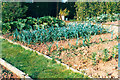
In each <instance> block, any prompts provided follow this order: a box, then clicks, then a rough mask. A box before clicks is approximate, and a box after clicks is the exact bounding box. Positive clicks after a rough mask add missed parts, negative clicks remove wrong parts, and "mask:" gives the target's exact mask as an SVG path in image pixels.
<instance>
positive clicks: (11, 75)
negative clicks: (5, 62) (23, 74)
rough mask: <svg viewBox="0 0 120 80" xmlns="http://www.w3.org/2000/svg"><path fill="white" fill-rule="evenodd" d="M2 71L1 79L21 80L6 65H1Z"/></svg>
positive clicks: (0, 69)
mask: <svg viewBox="0 0 120 80" xmlns="http://www.w3.org/2000/svg"><path fill="white" fill-rule="evenodd" d="M0 71H1V72H2V73H1V74H0V76H2V77H1V79H16V80H20V78H19V77H18V76H17V75H16V74H14V73H12V72H11V71H9V70H8V69H7V68H5V67H4V66H2V65H0Z"/></svg>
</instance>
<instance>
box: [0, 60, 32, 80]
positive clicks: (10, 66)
mask: <svg viewBox="0 0 120 80" xmlns="http://www.w3.org/2000/svg"><path fill="white" fill-rule="evenodd" d="M0 64H1V65H2V66H4V67H5V68H7V69H8V70H10V71H11V72H13V73H14V74H16V75H17V76H18V77H19V78H22V79H25V78H26V79H29V80H33V79H32V78H31V77H29V76H28V75H26V74H25V73H24V72H22V71H20V70H19V69H17V68H16V67H14V66H12V65H11V64H9V63H7V62H6V61H5V60H3V59H1V58H0Z"/></svg>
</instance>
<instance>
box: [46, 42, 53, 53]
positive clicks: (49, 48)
mask: <svg viewBox="0 0 120 80" xmlns="http://www.w3.org/2000/svg"><path fill="white" fill-rule="evenodd" d="M45 44H46V43H45ZM46 45H47V44H46ZM52 45H53V43H52V44H50V45H47V48H48V51H49V52H50V50H51V48H52Z"/></svg>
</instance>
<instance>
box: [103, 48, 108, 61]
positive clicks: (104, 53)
mask: <svg viewBox="0 0 120 80" xmlns="http://www.w3.org/2000/svg"><path fill="white" fill-rule="evenodd" d="M103 55H104V57H103V59H102V60H103V61H108V59H109V51H108V49H104V50H103Z"/></svg>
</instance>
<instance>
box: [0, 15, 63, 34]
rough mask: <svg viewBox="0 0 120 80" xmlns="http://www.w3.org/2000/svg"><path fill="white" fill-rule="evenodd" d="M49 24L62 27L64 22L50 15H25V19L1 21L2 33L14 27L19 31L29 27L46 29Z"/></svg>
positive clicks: (12, 29)
mask: <svg viewBox="0 0 120 80" xmlns="http://www.w3.org/2000/svg"><path fill="white" fill-rule="evenodd" d="M8 26H9V27H8ZM51 26H53V27H63V26H65V22H64V21H62V20H59V19H57V18H54V17H50V16H45V17H41V18H32V17H27V18H26V19H17V21H13V22H7V23H3V28H2V31H3V33H7V32H9V31H14V30H15V29H18V30H19V31H20V30H31V29H34V30H35V29H37V28H42V29H46V28H49V27H51Z"/></svg>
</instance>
